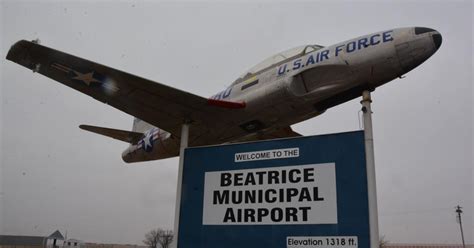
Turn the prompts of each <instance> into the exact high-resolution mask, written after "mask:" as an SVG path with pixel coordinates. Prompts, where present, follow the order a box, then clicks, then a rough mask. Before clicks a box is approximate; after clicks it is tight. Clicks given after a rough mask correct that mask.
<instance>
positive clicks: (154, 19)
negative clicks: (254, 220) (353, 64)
mask: <svg viewBox="0 0 474 248" xmlns="http://www.w3.org/2000/svg"><path fill="white" fill-rule="evenodd" d="M0 8H1V12H0V15H1V19H0V21H1V25H0V28H1V29H2V30H1V40H0V42H1V54H0V55H1V58H2V60H1V61H2V62H1V71H0V72H1V74H0V75H1V88H0V91H1V103H2V108H1V122H0V126H1V134H0V135H1V142H2V143H1V149H0V156H1V166H0V234H11V235H47V234H50V233H52V232H53V231H54V230H56V229H59V230H60V231H62V232H63V233H64V232H65V231H66V230H67V233H68V237H71V238H77V239H81V240H84V241H87V242H111V243H133V244H141V241H142V240H143V236H144V234H145V233H146V232H147V231H149V230H150V229H152V228H155V227H162V228H168V229H172V228H173V218H174V204H175V188H176V178H177V168H178V160H177V159H176V158H173V159H167V160H160V161H153V162H146V163H138V164H125V163H124V162H123V161H122V159H121V152H122V150H124V149H125V148H126V146H127V145H126V144H125V143H122V142H120V141H116V140H112V139H107V138H105V137H102V136H99V135H95V134H92V133H88V132H85V131H82V130H80V129H79V128H78V126H79V125H80V124H92V125H98V126H106V127H112V128H119V129H130V128H131V126H132V117H131V116H129V115H127V114H124V113H122V112H120V111H118V110H116V109H114V108H112V107H110V106H107V105H105V104H102V103H100V102H97V101H95V100H93V99H92V98H90V97H89V96H86V95H83V94H81V93H79V92H77V91H74V90H72V89H70V88H68V87H65V86H63V85H61V84H59V83H57V82H54V81H52V80H50V79H48V78H46V77H43V76H41V75H39V74H34V73H32V72H31V71H28V70H26V69H25V68H23V67H20V66H18V65H16V64H14V63H12V62H10V61H7V60H5V59H3V58H4V57H5V56H6V52H7V51H8V49H9V47H10V46H11V45H12V44H13V43H14V42H16V41H18V40H20V39H29V40H32V39H36V38H39V39H40V40H41V43H42V44H43V45H46V46H49V47H53V48H55V49H58V50H62V51H65V52H68V53H72V54H75V55H77V56H80V57H83V58H87V59H90V60H93V61H97V62H99V63H102V64H106V65H109V66H111V67H114V68H118V69H121V70H124V71H128V72H131V73H132V74H136V75H140V76H143V77H145V78H149V79H152V80H155V81H157V82H161V83H164V84H167V85H170V86H172V87H175V88H179V89H183V90H187V91H190V92H193V93H196V94H198V95H201V96H206V97H207V96H210V95H212V94H213V93H216V92H218V91H220V90H222V89H223V88H224V87H225V86H227V85H229V84H230V83H231V82H232V81H234V80H235V79H236V78H237V77H238V76H239V75H240V74H241V73H242V72H244V71H245V70H247V69H248V68H250V67H251V66H253V65H254V64H256V63H258V62H259V61H261V60H263V59H265V58H266V57H268V56H270V55H272V54H274V53H277V52H279V51H282V50H286V49H288V48H291V47H295V46H298V45H302V44H314V43H316V44H321V45H331V44H334V43H337V42H340V41H344V40H346V39H350V38H353V37H356V36H359V35H364V34H368V33H372V32H377V31H381V30H385V29H390V28H396V27H407V26H424V27H430V28H434V29H436V30H438V31H439V32H440V33H441V34H442V35H443V44H442V46H441V48H440V50H439V51H438V52H437V53H436V54H434V56H433V57H431V58H430V59H428V60H427V61H426V62H425V63H424V64H422V65H421V66H419V67H418V68H416V69H415V70H413V71H412V72H410V73H408V74H407V75H406V78H403V79H397V80H394V81H392V82H390V83H388V84H387V85H384V86H382V87H381V88H378V89H377V90H376V91H375V92H374V93H373V99H374V104H373V110H374V116H373V122H374V123H373V124H374V137H375V162H376V170H377V187H378V188H377V190H378V204H379V205H378V206H379V221H380V233H381V235H384V236H385V238H386V240H388V241H390V242H393V243H397V242H403V243H411V242H416V243H460V234H459V226H458V224H457V223H456V220H455V215H454V207H455V206H456V205H458V204H459V205H462V206H463V207H464V211H465V213H464V215H463V218H464V228H465V234H466V240H467V242H469V243H473V242H474V240H473V233H474V226H473V222H474V221H473V216H474V215H473V211H474V207H473V199H474V195H473V186H474V185H473V178H474V174H473V166H474V165H473V116H474V115H473V107H472V105H473V96H474V92H473V86H472V85H473V78H472V71H473V63H472V58H473V27H472V23H473V19H472V13H473V6H472V3H471V2H470V1H444V2H435V1H426V2H421V1H417V2H409V1H383V2H381V1H373V2H360V1H358V2H356V1H344V2H342V1H337V2H334V1H320V2H296V3H293V2H291V3H290V2H278V3H270V2H261V3H250V2H231V3H227V2H226V3H221V2H192V3H191V2H186V3H183V2H181V3H163V2H142V1H132V2H122V3H112V2H105V1H103V2H99V3H96V2H92V1H83V2H80V1H79V2H67V3H62V2H61V3H60V2H59V1H58V2H38V1H30V2H20V1H3V2H1V1H0ZM359 110H360V104H359V99H356V100H353V101H351V102H348V103H345V104H342V105H340V106H337V107H335V108H333V109H330V110H328V111H327V112H326V113H325V114H324V115H322V116H319V117H317V118H314V119H312V120H309V121H306V122H303V123H300V124H297V125H295V126H294V129H295V130H296V131H298V132H300V133H302V134H305V135H315V134H325V133H334V132H341V131H350V130H356V129H359V120H358V111H359Z"/></svg>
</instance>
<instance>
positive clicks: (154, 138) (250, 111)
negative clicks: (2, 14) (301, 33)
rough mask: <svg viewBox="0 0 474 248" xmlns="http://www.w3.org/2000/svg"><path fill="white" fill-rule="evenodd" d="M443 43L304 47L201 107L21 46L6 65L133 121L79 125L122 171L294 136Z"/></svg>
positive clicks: (165, 90) (433, 37)
mask: <svg viewBox="0 0 474 248" xmlns="http://www.w3.org/2000/svg"><path fill="white" fill-rule="evenodd" d="M441 42H442V37H441V34H440V33H439V32H437V31H436V30H433V29H430V28H425V27H409V28H397V29H390V30H385V31H381V32H376V33H372V34H369V35H364V36H360V37H357V38H354V39H350V40H347V41H344V42H341V43H337V44H335V45H332V46H327V47H324V46H321V45H304V46H299V47H296V48H293V49H290V50H287V51H284V52H281V53H278V54H275V55H273V56H271V57H270V58H268V59H265V60H264V61H262V62H261V63H259V64H257V65H256V66H254V67H252V68H251V69H250V70H248V71H246V72H245V73H243V74H242V75H241V76H240V77H239V78H237V79H236V80H235V81H234V82H233V83H232V84H230V86H228V87H227V88H226V89H224V90H222V91H221V92H219V93H217V94H216V95H214V96H212V97H210V98H204V97H201V96H197V95H195V94H192V93H188V92H185V91H182V90H179V89H175V88H172V87H169V86H166V85H164V84H161V83H158V82H154V81H151V80H147V79H144V78H141V77H138V76H134V75H132V74H129V73H127V72H123V71H120V70H116V69H113V68H110V67H107V66H104V65H101V64H98V63H96V62H92V61H89V60H86V59H82V58H79V57H76V56H73V55H70V54H67V53H64V52H60V51H57V50H54V49H51V48H48V47H45V46H42V45H40V44H38V42H35V41H33V42H30V41H26V40H21V41H18V42H17V43H15V44H14V45H13V46H12V47H11V49H10V51H9V52H8V54H7V59H8V60H11V61H13V62H15V63H18V64H20V65H22V66H24V67H27V68H29V69H31V70H33V72H37V73H40V74H42V75H44V76H46V77H49V78H51V79H53V80H56V81H58V82H60V83H62V84H64V85H67V86H69V87H71V88H73V89H76V90H78V91H80V92H82V93H84V94H87V95H89V96H91V97H93V98H95V99H97V100H99V101H101V102H103V103H106V104H108V105H110V106H113V107H115V108H117V109H119V110H121V111H124V112H126V113H128V114H130V115H132V116H134V117H135V120H134V123H133V128H132V130H131V131H124V130H117V129H112V128H105V127H97V126H90V125H80V128H82V129H84V130H87V131H91V132H94V133H97V134H101V135H105V136H108V137H111V138H114V139H117V140H121V141H125V142H127V143H129V144H130V146H129V147H128V148H127V149H126V150H125V151H124V152H123V153H122V158H123V160H124V161H125V162H128V163H131V162H139V161H149V160H157V159H165V158H170V157H174V156H177V155H179V146H180V145H179V143H180V135H181V132H180V131H181V127H182V124H183V123H188V124H189V125H190V131H189V145H190V146H202V145H213V144H222V143H231V142H242V141H254V140H265V139H273V138H285V137H295V136H300V134H298V133H296V132H294V131H293V130H292V129H291V127H290V126H291V125H293V124H295V123H298V122H301V121H304V120H307V119H310V118H313V117H315V116H318V115H320V114H322V113H324V112H325V111H326V110H327V109H329V108H331V107H334V106H336V105H338V104H341V103H344V102H347V101H349V100H351V99H354V98H356V97H359V96H361V94H362V92H363V91H364V90H370V91H373V90H375V89H376V88H377V87H379V86H381V85H383V84H385V83H387V82H390V81H392V80H394V79H396V78H398V77H401V76H402V75H404V74H406V73H407V72H409V71H411V70H412V69H413V68H415V67H417V66H418V65H420V64H421V63H423V62H424V61H425V60H426V59H428V58H429V57H430V56H431V55H433V54H434V53H435V52H436V51H437V50H438V48H439V47H440V45H441Z"/></svg>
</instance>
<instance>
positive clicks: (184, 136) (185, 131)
mask: <svg viewBox="0 0 474 248" xmlns="http://www.w3.org/2000/svg"><path fill="white" fill-rule="evenodd" d="M188 137H189V124H188V123H183V125H182V127H181V142H180V147H179V167H178V185H177V187H176V205H175V212H174V230H173V235H174V238H173V242H172V243H171V247H173V248H176V247H178V234H179V216H180V209H181V208H180V205H181V190H182V187H181V185H182V184H183V165H184V149H186V148H187V147H188Z"/></svg>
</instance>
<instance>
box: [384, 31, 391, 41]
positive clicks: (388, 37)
mask: <svg viewBox="0 0 474 248" xmlns="http://www.w3.org/2000/svg"><path fill="white" fill-rule="evenodd" d="M392 32H393V30H390V31H386V32H383V34H382V40H383V42H387V41H392V40H393V37H392Z"/></svg>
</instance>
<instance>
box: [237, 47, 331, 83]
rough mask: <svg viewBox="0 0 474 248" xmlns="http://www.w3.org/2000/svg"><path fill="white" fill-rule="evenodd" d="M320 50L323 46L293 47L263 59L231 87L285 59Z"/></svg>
mask: <svg viewBox="0 0 474 248" xmlns="http://www.w3.org/2000/svg"><path fill="white" fill-rule="evenodd" d="M321 48H323V46H320V45H303V46H298V47H294V48H291V49H288V50H286V51H283V52H281V53H278V54H276V55H273V56H271V57H269V58H267V59H265V60H264V61H262V62H260V63H258V64H257V65H255V66H254V67H252V68H250V69H249V70H248V71H246V72H245V73H244V74H242V75H240V77H239V78H238V79H237V80H235V82H234V83H232V85H235V84H238V83H240V82H242V81H244V80H245V79H246V78H248V77H250V76H251V75H254V74H256V73H257V72H259V71H261V70H264V69H266V68H268V67H270V66H273V65H276V64H279V63H281V62H282V61H284V60H287V59H290V58H293V57H297V56H301V55H304V54H307V53H311V52H314V51H316V50H319V49H321Z"/></svg>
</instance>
